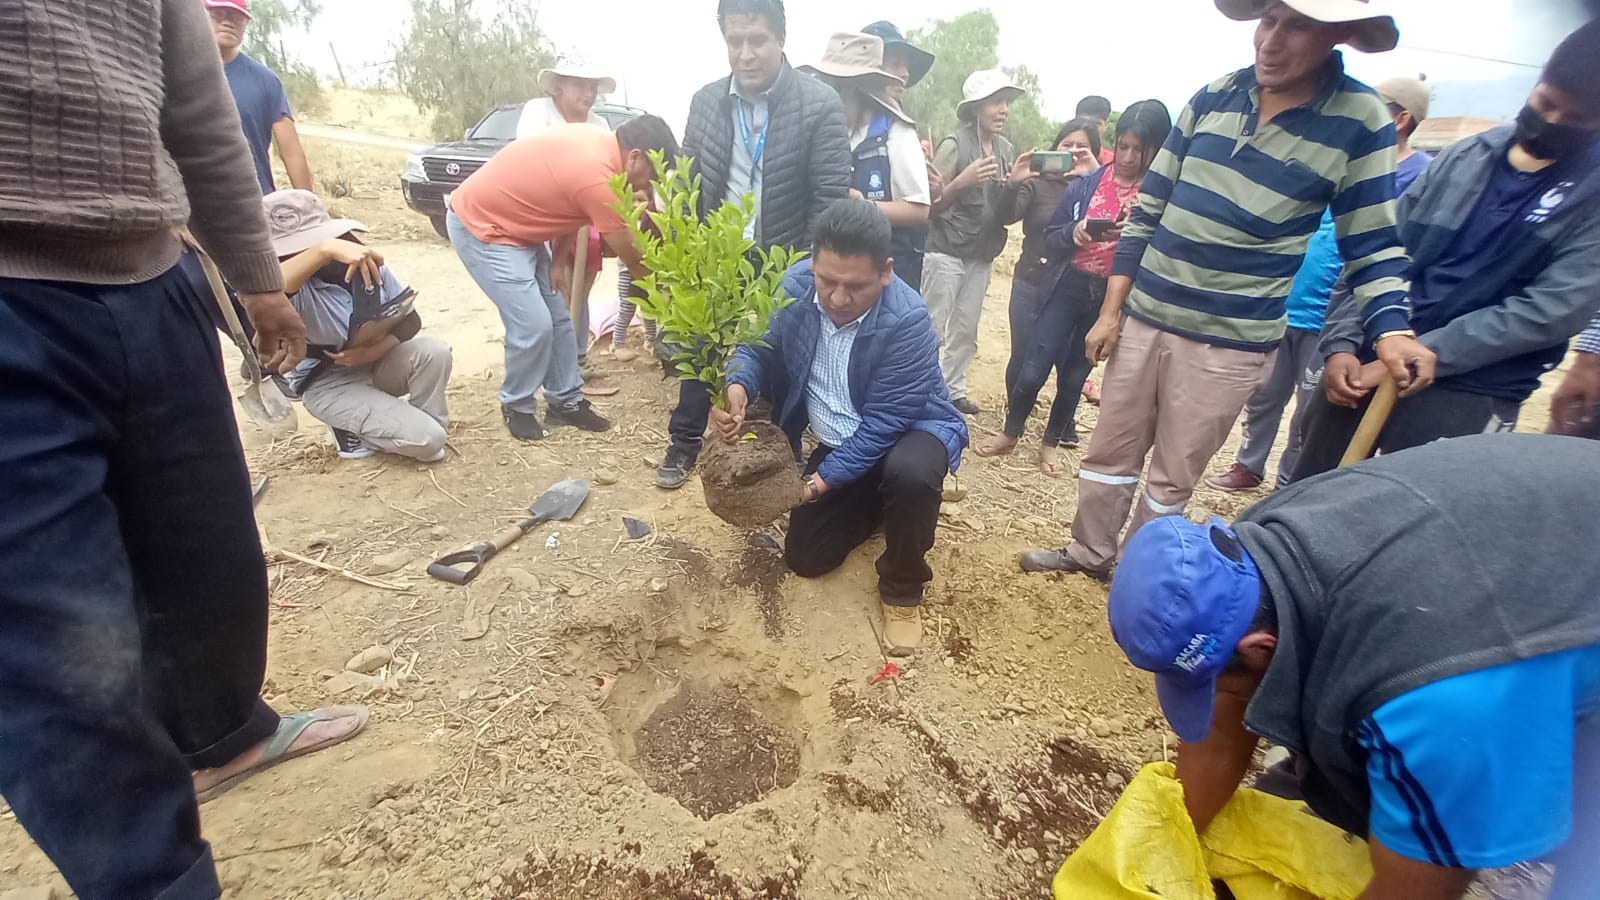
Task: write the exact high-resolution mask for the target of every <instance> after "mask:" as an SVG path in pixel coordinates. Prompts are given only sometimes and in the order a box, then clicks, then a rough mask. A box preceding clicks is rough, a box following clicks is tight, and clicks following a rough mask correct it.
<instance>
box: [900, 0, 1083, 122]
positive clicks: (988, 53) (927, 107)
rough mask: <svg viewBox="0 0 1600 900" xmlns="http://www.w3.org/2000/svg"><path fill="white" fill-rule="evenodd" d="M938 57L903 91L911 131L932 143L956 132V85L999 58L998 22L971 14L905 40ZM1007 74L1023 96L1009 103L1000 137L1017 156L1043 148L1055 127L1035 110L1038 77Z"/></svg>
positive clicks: (1019, 71)
mask: <svg viewBox="0 0 1600 900" xmlns="http://www.w3.org/2000/svg"><path fill="white" fill-rule="evenodd" d="M906 39H907V40H909V41H910V42H911V43H913V44H915V45H917V46H918V47H921V48H922V49H924V50H927V51H928V52H930V53H933V54H934V55H936V56H937V57H938V59H937V61H936V62H934V64H933V70H932V71H931V72H929V73H928V77H926V78H924V79H922V81H921V82H920V83H919V84H918V85H917V86H916V87H913V88H911V89H910V90H908V91H906V96H905V101H904V103H905V108H906V114H907V115H909V116H911V117H912V118H913V119H916V120H917V130H919V131H921V132H922V134H923V136H924V137H927V138H929V139H931V140H933V141H934V142H935V143H937V142H938V141H939V140H941V139H943V138H946V137H948V136H950V135H952V134H955V131H956V104H958V103H960V102H961V85H962V84H963V83H964V82H965V81H966V80H967V76H968V75H971V74H972V73H973V72H976V71H979V70H980V69H993V68H995V67H996V66H997V65H999V62H1000V57H999V54H998V52H997V51H996V49H995V48H997V47H999V46H1000V23H999V22H998V21H996V20H995V17H994V13H992V12H989V11H988V10H977V11H974V12H969V13H966V14H964V15H960V16H957V17H955V18H953V19H936V20H934V21H933V22H932V23H931V24H929V25H927V26H926V27H924V28H916V29H913V30H912V31H911V33H910V34H909V35H907V37H906ZM1005 72H1006V74H1007V75H1010V76H1011V80H1012V81H1014V82H1016V84H1017V86H1018V87H1021V88H1024V89H1026V90H1027V91H1028V93H1026V94H1024V95H1023V96H1021V97H1018V98H1017V101H1016V102H1015V103H1013V104H1011V118H1010V121H1008V122H1007V123H1006V134H1007V136H1008V137H1010V138H1011V142H1012V143H1013V144H1015V145H1016V147H1017V151H1018V152H1019V153H1020V152H1022V151H1024V150H1030V149H1034V148H1038V147H1043V146H1044V145H1045V144H1047V143H1049V141H1050V139H1051V138H1053V137H1055V134H1056V127H1057V126H1056V125H1055V124H1053V123H1051V122H1050V120H1048V119H1046V118H1045V116H1044V113H1042V112H1040V111H1039V77H1038V76H1037V75H1035V74H1034V73H1033V72H1032V71H1030V70H1029V69H1028V68H1027V67H1026V66H1017V67H1015V68H1007V69H1006V70H1005Z"/></svg>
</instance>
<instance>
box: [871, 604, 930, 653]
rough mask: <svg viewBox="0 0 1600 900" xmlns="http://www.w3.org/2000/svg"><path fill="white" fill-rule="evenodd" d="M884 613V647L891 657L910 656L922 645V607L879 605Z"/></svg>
mask: <svg viewBox="0 0 1600 900" xmlns="http://www.w3.org/2000/svg"><path fill="white" fill-rule="evenodd" d="M878 605H879V606H880V607H881V608H882V611H883V646H884V651H885V652H887V653H888V654H889V655H890V656H901V657H904V656H910V655H911V654H912V653H915V652H916V649H917V645H918V644H920V643H922V607H920V606H890V605H889V604H887V603H880V604H878Z"/></svg>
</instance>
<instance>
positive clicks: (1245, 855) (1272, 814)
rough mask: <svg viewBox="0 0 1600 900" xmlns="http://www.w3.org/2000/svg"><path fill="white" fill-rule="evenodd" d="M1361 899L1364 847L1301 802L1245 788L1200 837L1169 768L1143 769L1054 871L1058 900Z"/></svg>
mask: <svg viewBox="0 0 1600 900" xmlns="http://www.w3.org/2000/svg"><path fill="white" fill-rule="evenodd" d="M1213 879H1215V880H1218V881H1222V882H1223V883H1225V884H1227V886H1228V889H1229V890H1231V891H1233V894H1234V896H1235V897H1237V898H1238V900H1356V898H1357V897H1359V896H1360V894H1361V892H1362V891H1363V890H1365V889H1366V886H1367V882H1368V881H1371V880H1372V863H1371V862H1370V860H1369V858H1368V856H1367V845H1366V843H1365V842H1363V841H1361V840H1360V839H1358V838H1352V837H1348V836H1347V835H1345V833H1344V832H1342V831H1340V830H1339V829H1338V828H1335V827H1334V826H1332V825H1329V824H1328V823H1327V822H1324V821H1322V820H1321V819H1318V818H1316V817H1315V816H1312V815H1311V814H1310V813H1309V812H1307V811H1306V808H1305V804H1303V803H1295V802H1292V801H1289V800H1284V799H1282V798H1280V797H1274V796H1271V795H1270V794H1263V793H1261V792H1260V791H1255V790H1250V789H1241V790H1239V791H1238V792H1237V793H1236V794H1234V797H1233V799H1232V800H1230V801H1229V802H1228V805H1227V806H1226V807H1224V808H1223V810H1222V812H1221V813H1220V814H1219V815H1218V816H1217V819H1216V821H1215V822H1213V823H1212V824H1211V827H1210V828H1209V829H1207V830H1206V836H1205V838H1204V840H1203V841H1202V839H1200V838H1199V837H1197V836H1196V835H1195V832H1194V824H1193V823H1192V822H1190V821H1189V813H1188V811H1187V810H1186V809H1185V808H1184V805H1183V788H1182V787H1181V786H1180V785H1179V784H1178V779H1177V774H1176V770H1175V769H1174V767H1173V765H1172V764H1171V763H1152V764H1151V765H1148V766H1145V767H1144V769H1143V770H1142V771H1141V772H1140V773H1139V775H1138V776H1137V777H1136V778H1134V779H1133V783H1132V784H1130V785H1128V788H1127V790H1125V791H1123V793H1122V797H1121V799H1119V800H1118V801H1117V805H1116V806H1114V807H1112V809H1111V814H1110V815H1108V816H1106V818H1105V821H1103V822H1101V823H1100V827H1098V828H1096V829H1095V830H1094V833H1093V834H1091V835H1089V839H1088V840H1086V841H1084V842H1083V846H1081V847H1079V848H1078V850H1077V852H1076V853H1073V854H1072V856H1071V857H1069V858H1068V859H1067V861H1066V862H1065V863H1063V864H1062V866H1061V869H1060V871H1058V872H1056V877H1055V881H1054V884H1053V888H1054V891H1055V900H1216V897H1217V894H1216V891H1215V890H1213V889H1212V887H1211V882H1212V880H1213Z"/></svg>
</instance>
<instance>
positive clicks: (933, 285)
mask: <svg viewBox="0 0 1600 900" xmlns="http://www.w3.org/2000/svg"><path fill="white" fill-rule="evenodd" d="M961 92H962V95H963V97H964V98H965V99H963V100H962V101H961V103H959V104H958V105H957V106H956V118H957V120H958V121H959V124H958V125H957V126H956V133H955V134H954V135H951V136H950V137H947V138H945V139H944V140H942V141H940V142H939V146H938V147H937V148H935V149H934V153H933V164H934V167H935V168H937V169H938V170H939V174H940V177H941V178H942V179H943V180H944V183H945V187H944V192H943V193H942V194H941V195H940V197H939V200H938V202H936V203H934V204H933V219H932V221H931V223H930V225H929V229H928V255H927V257H926V258H925V259H924V261H923V273H922V299H923V300H924V302H926V303H927V304H928V313H929V314H930V315H931V316H933V327H934V330H936V331H937V332H938V333H939V346H940V347H941V348H942V350H941V353H942V358H941V360H940V368H941V369H942V370H943V371H944V380H945V384H947V385H948V386H949V387H950V396H951V397H952V398H954V400H955V405H956V409H959V410H961V411H962V412H963V413H965V414H966V415H969V416H971V415H977V414H978V413H979V412H980V410H979V409H978V405H977V404H976V403H973V402H972V401H971V400H970V399H968V398H967V369H968V368H970V367H971V366H972V361H973V360H974V359H976V358H977V356H978V319H979V317H980V316H982V314H983V295H984V292H986V291H987V290H988V289H989V276H990V274H991V272H992V270H993V268H994V260H995V257H997V256H999V255H1000V251H1001V250H1004V249H1005V246H1006V227H1005V225H1003V224H1001V223H1002V222H1004V221H1005V218H1006V217H1005V216H1004V215H1003V214H1002V212H1001V211H1002V210H1008V209H1010V208H1011V206H1012V205H1013V204H1014V203H1015V202H1016V193H1015V192H1016V189H1017V188H1018V187H1020V186H1021V184H1022V182H1024V181H1027V180H1028V178H1029V177H1030V175H1031V174H1032V173H1031V172H1030V171H1029V169H1028V167H1029V165H1030V163H1031V162H1032V161H1033V153H1032V152H1028V153H1024V154H1022V156H1020V157H1019V156H1017V155H1016V152H1015V151H1014V150H1012V148H1011V142H1010V141H1008V140H1006V138H1005V136H1004V134H1002V132H1004V131H1005V128H1006V120H1007V117H1008V116H1009V115H1010V113H1011V104H1012V102H1013V101H1015V100H1016V99H1017V98H1018V97H1020V96H1022V95H1023V93H1024V92H1023V90H1022V88H1020V87H1017V86H1016V85H1015V84H1012V82H1011V79H1010V78H1008V77H1007V76H1006V74H1005V73H1004V72H1002V71H1000V70H999V69H986V70H984V71H980V72H974V73H972V75H971V76H969V77H968V78H967V81H966V84H965V85H963V86H962V88H961Z"/></svg>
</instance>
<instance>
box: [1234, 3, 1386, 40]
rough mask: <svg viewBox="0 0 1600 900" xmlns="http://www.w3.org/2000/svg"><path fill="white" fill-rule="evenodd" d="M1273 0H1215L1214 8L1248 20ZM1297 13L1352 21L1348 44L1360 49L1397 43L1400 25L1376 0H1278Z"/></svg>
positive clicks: (1259, 14) (1324, 19)
mask: <svg viewBox="0 0 1600 900" xmlns="http://www.w3.org/2000/svg"><path fill="white" fill-rule="evenodd" d="M1275 2H1277V0H1216V3H1217V9H1219V10H1221V11H1222V14H1223V15H1225V16H1227V17H1228V18H1230V19H1235V20H1237V21H1240V22H1248V21H1250V20H1252V19H1259V18H1261V17H1262V16H1263V15H1265V14H1266V12H1267V8H1268V7H1270V6H1272V4H1273V3H1275ZM1282 2H1283V4H1284V5H1285V6H1287V7H1289V8H1290V9H1292V10H1294V11H1295V12H1297V13H1300V14H1301V15H1303V16H1306V17H1308V18H1312V19H1316V20H1317V21H1318V22H1328V23H1344V22H1348V23H1350V24H1352V25H1355V26H1356V28H1355V33H1354V34H1352V35H1351V36H1350V46H1352V47H1354V48H1356V49H1357V50H1360V51H1362V52H1364V53H1384V52H1386V51H1389V50H1393V49H1394V48H1395V46H1396V45H1398V44H1399V43H1400V28H1399V26H1397V25H1395V23H1394V16H1392V15H1390V14H1389V13H1388V12H1387V11H1386V10H1385V9H1384V8H1383V7H1382V5H1381V4H1380V3H1377V2H1371V3H1369V2H1368V0H1282Z"/></svg>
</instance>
